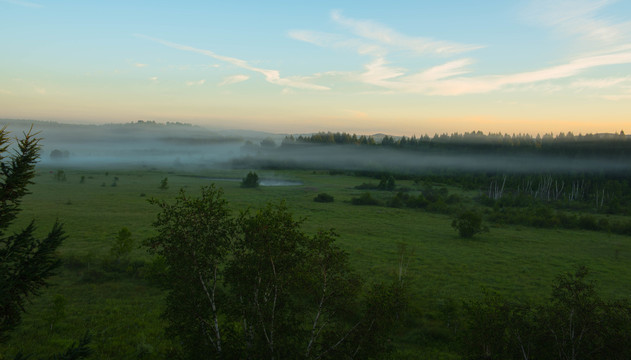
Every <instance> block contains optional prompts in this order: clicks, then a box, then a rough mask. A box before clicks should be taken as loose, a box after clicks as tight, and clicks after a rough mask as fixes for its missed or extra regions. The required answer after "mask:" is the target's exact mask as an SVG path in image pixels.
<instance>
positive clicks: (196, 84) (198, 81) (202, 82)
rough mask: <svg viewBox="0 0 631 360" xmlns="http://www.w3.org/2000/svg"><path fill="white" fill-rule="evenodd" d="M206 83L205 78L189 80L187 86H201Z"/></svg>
mask: <svg viewBox="0 0 631 360" xmlns="http://www.w3.org/2000/svg"><path fill="white" fill-rule="evenodd" d="M205 83H206V80H205V79H202V80H197V81H187V82H186V86H201V85H204V84H205Z"/></svg>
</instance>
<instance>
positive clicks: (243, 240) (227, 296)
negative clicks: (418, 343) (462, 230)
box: [147, 187, 406, 359]
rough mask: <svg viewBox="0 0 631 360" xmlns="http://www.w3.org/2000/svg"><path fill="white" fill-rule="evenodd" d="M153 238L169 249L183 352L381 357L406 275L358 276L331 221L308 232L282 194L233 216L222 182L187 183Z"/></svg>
mask: <svg viewBox="0 0 631 360" xmlns="http://www.w3.org/2000/svg"><path fill="white" fill-rule="evenodd" d="M152 203H153V204H155V205H157V206H159V207H160V208H161V209H162V211H161V212H160V213H159V214H158V218H157V220H156V221H155V223H154V226H155V227H156V228H157V230H158V231H159V234H158V235H157V236H155V237H153V238H151V239H150V240H149V241H147V245H148V246H150V248H151V249H152V251H154V252H155V253H157V254H158V255H160V256H161V257H162V258H164V260H165V262H166V264H167V270H166V278H167V279H166V280H167V281H166V282H165V284H168V285H167V287H168V289H169V295H168V298H167V310H166V312H165V314H164V316H165V317H166V318H167V319H168V321H169V324H170V325H169V328H168V331H169V333H170V334H171V335H173V336H175V337H177V338H178V339H179V340H180V341H181V342H182V345H183V347H182V349H181V350H182V353H183V355H184V356H185V357H187V358H199V356H200V354H206V355H205V356H206V357H208V358H219V357H222V358H235V359H236V358H238V359H254V358H256V359H260V358H306V359H339V358H362V359H364V358H381V357H382V356H383V354H385V353H387V352H388V351H389V350H392V349H390V347H389V346H388V344H389V341H388V337H389V336H390V333H391V331H392V329H393V328H394V326H395V325H396V323H397V321H396V319H397V318H398V316H400V315H401V314H402V310H403V308H404V306H405V303H406V301H405V299H406V296H405V292H404V289H403V286H402V282H401V281H395V282H393V283H392V284H389V285H387V284H377V285H374V286H373V287H372V288H371V289H369V290H368V291H367V294H366V295H365V296H363V295H362V282H361V280H360V278H359V277H358V276H357V275H356V274H355V273H354V272H353V271H352V270H351V269H350V267H349V262H348V255H347V254H346V253H345V252H344V251H342V250H340V249H339V248H338V247H337V246H336V245H335V238H336V235H335V233H334V232H333V231H319V232H318V233H316V234H315V235H313V236H308V235H306V234H305V233H304V232H303V231H302V230H301V229H300V226H301V222H300V221H298V220H295V219H293V216H292V215H291V214H290V213H289V212H288V210H287V208H286V206H285V205H284V204H283V203H280V204H277V205H272V204H269V205H267V206H266V207H265V208H263V209H262V210H260V211H258V212H256V213H255V214H251V213H250V212H249V211H246V212H243V213H241V215H240V216H239V217H237V218H233V217H232V216H230V214H229V212H228V209H227V203H226V201H225V200H224V199H223V198H222V192H221V191H220V190H217V189H215V188H214V187H207V188H203V189H202V194H201V197H199V198H192V197H189V196H188V195H187V194H186V193H184V192H183V191H182V192H180V195H179V196H178V197H177V198H176V200H175V203H173V204H169V203H166V202H164V201H158V200H152Z"/></svg>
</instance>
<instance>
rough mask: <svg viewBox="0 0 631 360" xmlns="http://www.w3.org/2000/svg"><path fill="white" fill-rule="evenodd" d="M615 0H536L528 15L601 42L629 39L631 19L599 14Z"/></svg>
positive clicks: (528, 9)
mask: <svg viewBox="0 0 631 360" xmlns="http://www.w3.org/2000/svg"><path fill="white" fill-rule="evenodd" d="M614 2H615V1H612V0H558V1H547V0H534V1H532V2H531V3H530V4H529V6H528V8H527V10H526V14H527V17H529V18H531V19H533V20H534V21H535V22H537V23H540V24H542V25H544V26H549V27H553V28H556V29H558V30H560V31H561V32H563V33H565V34H569V35H576V36H579V37H581V38H583V39H585V40H591V41H593V42H597V43H599V44H603V43H604V44H612V43H616V42H620V41H626V40H629V34H631V22H629V21H627V22H614V21H613V20H612V19H611V18H604V17H602V16H599V15H598V14H599V12H600V11H601V10H602V9H603V8H605V7H607V6H609V5H612V4H613V3H614Z"/></svg>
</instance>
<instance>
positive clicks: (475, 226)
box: [451, 211, 489, 238]
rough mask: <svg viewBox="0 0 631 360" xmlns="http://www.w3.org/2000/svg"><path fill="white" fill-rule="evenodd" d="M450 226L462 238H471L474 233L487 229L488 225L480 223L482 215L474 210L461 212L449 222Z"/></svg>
mask: <svg viewBox="0 0 631 360" xmlns="http://www.w3.org/2000/svg"><path fill="white" fill-rule="evenodd" d="M451 226H452V227H453V228H454V229H456V230H457V231H458V234H460V237H463V238H471V237H473V236H474V235H475V234H479V233H482V232H485V231H489V229H488V227H486V226H483V225H482V216H481V215H480V214H478V213H476V212H474V211H465V212H463V213H461V214H460V215H458V216H457V217H456V218H455V219H454V220H453V221H452V222H451Z"/></svg>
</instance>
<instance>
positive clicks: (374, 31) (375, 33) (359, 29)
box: [331, 11, 482, 55]
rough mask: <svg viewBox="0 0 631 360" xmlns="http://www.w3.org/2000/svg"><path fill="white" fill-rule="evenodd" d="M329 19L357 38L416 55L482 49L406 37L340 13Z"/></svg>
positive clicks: (474, 46)
mask: <svg viewBox="0 0 631 360" xmlns="http://www.w3.org/2000/svg"><path fill="white" fill-rule="evenodd" d="M331 18H332V19H333V21H335V22H337V23H338V24H340V25H343V26H345V27H347V28H348V29H349V30H350V31H351V32H352V33H354V34H355V35H357V36H360V37H362V38H365V39H369V40H372V41H376V42H377V43H380V44H383V45H387V46H390V47H394V48H399V49H403V50H411V51H414V52H416V53H418V54H439V55H450V54H458V53H462V52H467V51H471V50H476V49H480V48H482V46H480V45H466V44H459V43H454V42H448V41H438V40H433V39H430V38H424V37H412V36H407V35H404V34H401V33H399V32H397V31H395V30H393V29H391V28H389V27H387V26H384V25H381V24H379V23H376V22H373V21H370V20H356V19H352V18H347V17H345V16H343V15H342V13H341V12H340V11H333V12H331Z"/></svg>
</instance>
